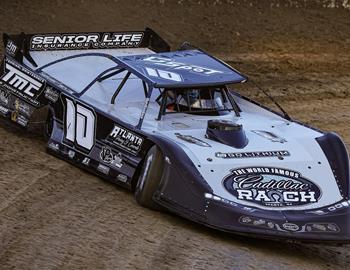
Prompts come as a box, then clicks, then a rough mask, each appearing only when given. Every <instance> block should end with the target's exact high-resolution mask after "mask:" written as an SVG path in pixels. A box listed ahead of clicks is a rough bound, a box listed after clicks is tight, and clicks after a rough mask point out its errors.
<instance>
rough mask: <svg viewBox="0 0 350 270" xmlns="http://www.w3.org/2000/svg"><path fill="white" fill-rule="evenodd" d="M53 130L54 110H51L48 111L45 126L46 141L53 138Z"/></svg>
mask: <svg viewBox="0 0 350 270" xmlns="http://www.w3.org/2000/svg"><path fill="white" fill-rule="evenodd" d="M52 131H53V115H52V112H51V111H50V110H49V111H48V113H47V118H46V122H45V126H44V137H45V141H49V139H50V138H51V134H52Z"/></svg>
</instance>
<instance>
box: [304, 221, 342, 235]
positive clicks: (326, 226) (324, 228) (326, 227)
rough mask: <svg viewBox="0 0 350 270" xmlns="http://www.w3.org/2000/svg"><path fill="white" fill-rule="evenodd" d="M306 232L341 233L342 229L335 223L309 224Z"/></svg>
mask: <svg viewBox="0 0 350 270" xmlns="http://www.w3.org/2000/svg"><path fill="white" fill-rule="evenodd" d="M305 229H306V231H308V232H333V233H337V232H340V228H339V226H338V225H337V224H335V223H307V224H306V228H305Z"/></svg>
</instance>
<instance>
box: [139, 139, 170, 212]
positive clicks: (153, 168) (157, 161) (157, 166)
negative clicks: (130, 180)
mask: <svg viewBox="0 0 350 270" xmlns="http://www.w3.org/2000/svg"><path fill="white" fill-rule="evenodd" d="M163 168H164V157H163V154H162V152H161V151H160V149H159V148H158V146H156V145H154V146H152V147H151V149H150V150H149V151H148V153H147V155H146V157H145V160H144V162H143V165H142V169H141V172H140V175H139V178H138V180H137V184H136V188H135V199H136V201H137V203H138V204H140V205H142V206H144V207H147V208H150V209H153V210H161V207H160V206H159V205H158V204H157V203H155V202H154V200H153V195H154V193H155V192H156V191H157V188H158V186H159V183H160V181H161V179H162V175H163Z"/></svg>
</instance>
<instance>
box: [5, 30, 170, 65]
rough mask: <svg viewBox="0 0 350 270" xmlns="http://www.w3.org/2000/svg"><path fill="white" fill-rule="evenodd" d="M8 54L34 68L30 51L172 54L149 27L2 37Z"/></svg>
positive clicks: (167, 45) (162, 40) (168, 47)
mask: <svg viewBox="0 0 350 270" xmlns="http://www.w3.org/2000/svg"><path fill="white" fill-rule="evenodd" d="M3 42H4V47H5V48H6V49H5V54H7V55H9V56H11V57H13V58H15V59H16V60H17V61H18V62H20V63H23V58H26V59H27V60H28V61H29V62H30V63H31V64H32V65H34V66H35V67H36V66H37V64H36V63H35V61H34V60H33V58H32V57H31V56H30V52H31V51H57V50H95V49H121V48H150V49H151V50H153V51H155V52H168V51H170V46H169V44H168V43H167V42H166V41H164V39H162V38H161V37H160V36H159V35H158V34H157V33H156V32H154V31H153V30H152V29H150V28H146V29H145V30H144V31H122V32H84V33H42V34H25V33H23V32H22V33H21V34H18V35H8V34H3Z"/></svg>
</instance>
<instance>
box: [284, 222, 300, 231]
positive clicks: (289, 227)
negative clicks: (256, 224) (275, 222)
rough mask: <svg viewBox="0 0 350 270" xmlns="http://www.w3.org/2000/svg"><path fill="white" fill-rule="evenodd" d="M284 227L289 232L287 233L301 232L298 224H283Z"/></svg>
mask: <svg viewBox="0 0 350 270" xmlns="http://www.w3.org/2000/svg"><path fill="white" fill-rule="evenodd" d="M282 227H283V228H284V229H285V230H287V231H292V232H295V231H298V230H299V226H298V225H297V224H294V223H289V222H287V223H283V224H282Z"/></svg>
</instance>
